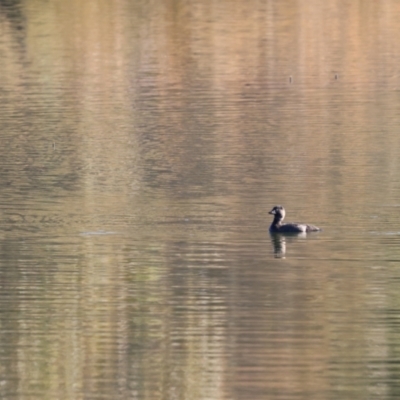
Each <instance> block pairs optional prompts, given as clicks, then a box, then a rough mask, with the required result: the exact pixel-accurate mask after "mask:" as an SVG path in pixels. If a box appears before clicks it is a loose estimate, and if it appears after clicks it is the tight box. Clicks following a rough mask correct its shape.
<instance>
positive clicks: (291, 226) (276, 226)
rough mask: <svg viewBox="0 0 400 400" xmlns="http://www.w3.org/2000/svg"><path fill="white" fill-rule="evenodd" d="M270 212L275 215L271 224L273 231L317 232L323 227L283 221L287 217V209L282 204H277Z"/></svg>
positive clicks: (270, 228)
mask: <svg viewBox="0 0 400 400" xmlns="http://www.w3.org/2000/svg"><path fill="white" fill-rule="evenodd" d="M269 214H272V215H273V216H274V220H273V221H272V224H271V226H270V227H269V231H270V232H271V233H307V232H317V231H320V230H321V229H320V228H318V227H317V226H314V225H308V224H295V223H292V222H288V223H287V224H284V223H283V220H284V218H285V214H286V212H285V209H284V208H283V207H282V206H275V207H274V208H273V209H272V210H271V211H270V212H269Z"/></svg>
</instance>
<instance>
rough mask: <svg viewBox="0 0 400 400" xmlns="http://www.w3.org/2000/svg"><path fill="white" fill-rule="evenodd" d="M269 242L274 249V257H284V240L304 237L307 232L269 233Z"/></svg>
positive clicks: (289, 240) (290, 240)
mask: <svg viewBox="0 0 400 400" xmlns="http://www.w3.org/2000/svg"><path fill="white" fill-rule="evenodd" d="M270 235H271V242H272V246H273V249H274V256H275V258H285V254H286V241H287V240H288V242H292V241H294V240H296V239H300V238H302V239H305V238H306V237H307V234H306V233H304V232H302V233H291V234H288V233H286V234H283V233H272V232H271V233H270Z"/></svg>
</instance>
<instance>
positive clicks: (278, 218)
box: [272, 215, 283, 226]
mask: <svg viewBox="0 0 400 400" xmlns="http://www.w3.org/2000/svg"><path fill="white" fill-rule="evenodd" d="M282 220H283V218H282V217H281V216H280V215H274V220H273V221H272V226H281V225H282Z"/></svg>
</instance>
